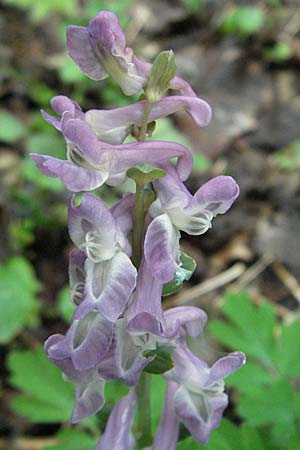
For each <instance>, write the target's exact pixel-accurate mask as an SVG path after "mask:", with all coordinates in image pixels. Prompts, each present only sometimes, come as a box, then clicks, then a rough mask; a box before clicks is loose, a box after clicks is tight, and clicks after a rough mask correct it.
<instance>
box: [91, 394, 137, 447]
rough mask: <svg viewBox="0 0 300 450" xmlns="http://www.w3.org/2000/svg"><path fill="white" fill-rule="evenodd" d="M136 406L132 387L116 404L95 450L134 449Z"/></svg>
mask: <svg viewBox="0 0 300 450" xmlns="http://www.w3.org/2000/svg"><path fill="white" fill-rule="evenodd" d="M135 407H136V393H135V390H133V389H132V390H131V391H130V392H129V394H128V395H126V397H123V398H121V400H119V401H118V403H117V404H116V405H115V407H114V409H113V410H112V412H111V414H110V416H109V419H108V422H107V424H106V428H105V432H104V434H103V436H102V437H101V439H100V442H99V443H98V445H97V447H96V448H95V450H132V449H133V448H134V446H135V440H134V438H133V435H132V431H131V428H132V424H133V418H134V411H135Z"/></svg>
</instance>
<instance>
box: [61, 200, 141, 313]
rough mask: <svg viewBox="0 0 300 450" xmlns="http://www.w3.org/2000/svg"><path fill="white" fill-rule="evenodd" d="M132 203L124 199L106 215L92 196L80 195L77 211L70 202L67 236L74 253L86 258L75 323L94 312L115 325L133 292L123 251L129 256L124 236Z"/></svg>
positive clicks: (132, 276)
mask: <svg viewBox="0 0 300 450" xmlns="http://www.w3.org/2000/svg"><path fill="white" fill-rule="evenodd" d="M132 200H133V198H132V196H127V197H125V199H123V200H121V201H120V202H119V203H118V204H117V205H115V207H114V208H113V210H112V211H110V210H109V209H108V208H107V207H106V206H105V205H104V203H103V202H102V201H101V200H100V199H99V198H97V197H95V196H94V195H91V194H84V195H83V196H82V199H81V203H80V205H79V206H77V207H76V206H75V204H74V197H72V198H71V201H70V205H69V232H70V236H71V239H72V240H73V242H74V244H75V245H76V246H77V247H78V249H80V250H81V251H83V252H84V253H85V254H86V256H87V259H86V260H85V262H84V272H85V280H84V288H83V294H82V299H81V302H80V305H79V306H78V308H77V310H76V311H75V314H74V318H75V319H81V318H83V317H85V316H86V315H87V314H88V313H90V312H91V311H94V310H97V311H98V312H100V313H101V315H102V316H104V317H105V318H106V319H107V320H109V321H115V320H117V319H118V317H119V316H120V315H121V314H122V313H123V311H124V309H125V306H126V304H127V303H128V301H129V299H130V296H131V293H132V291H133V289H134V288H135V281H136V269H135V267H134V266H133V264H132V262H131V260H130V259H129V256H128V255H127V254H126V253H125V252H124V250H126V251H128V252H129V254H130V252H131V248H130V244H129V242H128V240H127V236H126V234H125V233H126V231H127V232H128V231H129V227H130V222H131V219H130V218H129V216H128V213H129V209H130V207H131V205H132ZM114 215H115V216H117V217H118V220H116V219H115V217H114ZM82 262H83V261H82V256H81V259H80V263H81V264H82ZM71 267H72V266H71ZM77 267H78V266H77ZM81 270H82V266H81ZM82 275H83V274H82V271H81V273H80V276H82ZM73 278H75V277H74V276H73ZM70 279H71V278H70ZM73 283H74V282H73ZM77 286H78V284H77ZM81 286H82V285H80V287H81Z"/></svg>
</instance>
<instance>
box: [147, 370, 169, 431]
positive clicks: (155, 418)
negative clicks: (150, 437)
mask: <svg viewBox="0 0 300 450" xmlns="http://www.w3.org/2000/svg"><path fill="white" fill-rule="evenodd" d="M166 387H167V380H166V379H165V378H164V377H162V376H161V375H153V376H152V377H151V398H150V405H151V423H152V432H153V433H155V431H156V429H157V425H158V423H159V419H160V416H161V413H162V408H163V404H164V401H165V393H166Z"/></svg>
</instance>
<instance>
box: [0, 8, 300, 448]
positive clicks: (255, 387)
mask: <svg viewBox="0 0 300 450" xmlns="http://www.w3.org/2000/svg"><path fill="white" fill-rule="evenodd" d="M101 9H111V10H113V11H114V12H115V13H116V14H117V15H118V17H119V19H120V21H121V24H122V26H123V27H125V29H126V34H127V37H128V45H129V46H132V47H133V48H134V49H135V52H136V53H137V54H138V56H139V57H140V58H142V59H143V58H144V59H148V60H152V59H153V58H154V57H155V56H156V54H157V53H158V52H159V51H161V50H165V49H170V48H171V49H173V50H174V51H175V55H176V63H177V67H178V73H179V74H180V75H181V76H182V77H184V78H185V79H186V80H187V81H188V82H189V83H190V84H191V85H192V87H193V88H194V90H195V91H196V92H197V93H198V95H199V96H200V97H203V98H205V99H206V100H207V101H208V102H209V103H210V104H211V105H212V108H213V112H214V115H213V120H212V123H211V125H210V126H209V127H207V128H205V129H201V130H199V129H198V128H197V127H196V126H195V124H194V123H193V121H192V119H191V118H190V117H189V116H188V115H187V114H186V113H183V112H182V113H177V114H176V115H174V116H172V117H171V118H166V119H162V120H161V121H159V122H158V124H157V131H156V132H155V133H154V135H153V138H154V139H156V140H159V139H162V140H173V141H177V142H180V143H183V144H185V145H187V146H188V147H190V148H191V149H192V150H193V153H194V171H193V175H192V177H191V178H190V180H189V181H188V186H189V188H190V189H191V190H192V191H195V190H196V189H197V188H198V187H199V185H200V184H202V183H203V182H205V181H207V180H208V179H209V178H211V177H213V176H216V175H220V174H227V175H232V176H234V177H235V179H236V180H237V181H238V183H239V185H240V188H241V194H240V197H239V199H238V200H237V201H236V203H235V205H234V206H233V207H232V209H231V210H230V211H229V212H228V213H227V214H226V215H224V216H219V217H217V218H216V219H215V220H214V223H213V228H212V229H211V230H209V231H208V232H207V233H206V234H205V235H203V236H201V237H193V236H185V235H184V236H183V240H182V245H183V249H184V250H185V251H186V252H187V253H188V254H189V255H191V256H192V257H193V258H194V259H195V260H196V262H197V268H196V270H195V272H194V275H193V276H192V278H191V280H190V281H189V282H188V283H185V285H184V287H183V288H182V289H181V290H180V291H178V292H177V293H176V294H173V295H172V296H169V297H165V307H166V308H167V307H169V306H174V305H185V304H193V305H197V306H200V307H202V308H203V309H205V310H206V312H207V313H208V315H209V324H208V326H207V329H206V334H205V336H204V338H202V339H201V341H194V342H191V346H192V347H193V349H194V351H195V352H196V353H198V354H199V355H201V356H203V355H204V356H205V357H206V358H207V359H208V360H209V361H211V362H212V361H214V360H215V359H216V358H218V357H220V356H222V355H224V354H226V352H228V351H233V350H240V351H244V352H245V353H246V354H247V356H248V363H247V365H246V366H245V367H244V368H243V369H242V370H240V372H238V373H236V374H234V375H232V376H230V377H229V378H228V382H227V386H228V391H229V395H230V406H229V408H228V409H227V410H226V414H225V418H224V419H223V421H222V425H221V427H220V428H219V429H218V430H215V431H214V432H213V433H212V437H211V440H210V442H209V444H207V445H205V446H203V448H204V449H207V450H298V449H300V322H299V306H300V284H299V282H300V273H299V269H300V256H299V249H300V233H299V229H300V2H299V0H294V1H288V0H287V1H280V0H269V1H267V0H264V1H228V0H224V1H223V0H215V1H214V0H169V1H167V0H151V1H147V0H122V1H117V0H111V1H109V0H107V1H105V0H78V1H76V0H43V1H36V0H2V1H1V3H0V345H1V354H0V361H1V385H0V402H1V412H0V449H1V450H8V449H10V450H92V449H93V448H94V446H95V442H96V440H97V438H98V437H99V435H100V430H101V429H103V427H104V424H105V421H106V419H107V416H108V414H109V411H110V409H111V408H112V405H113V404H114V402H115V401H116V400H117V399H118V398H119V397H120V396H121V395H124V393H125V392H126V389H125V388H124V387H122V386H121V385H120V384H118V383H112V384H110V385H109V386H108V389H107V392H106V398H107V404H106V406H105V408H104V410H103V411H102V412H101V413H100V414H98V416H97V417H95V418H91V419H89V420H87V421H85V422H84V424H82V425H78V426H76V427H70V426H69V425H68V420H69V417H70V413H71V409H72V404H73V387H72V385H71V384H68V383H65V382H64V381H63V380H62V378H61V374H60V371H59V370H56V368H55V367H54V366H52V364H51V363H49V362H48V361H47V359H46V358H45V356H44V353H43V349H42V343H43V342H44V340H45V339H46V338H47V337H48V336H49V335H50V334H53V333H57V332H60V333H64V332H65V331H66V329H67V326H68V322H69V320H70V317H71V315H72V306H71V305H70V304H69V294H68V287H67V285H68V278H67V266H68V253H69V251H70V249H71V248H72V246H71V242H70V239H69V237H68V233H67V225H66V205H67V201H68V197H69V193H68V192H67V191H66V189H65V188H64V187H63V185H62V184H61V183H60V181H59V180H57V179H48V178H46V177H45V176H43V175H42V174H40V173H39V171H38V170H37V169H36V167H35V165H34V164H33V162H32V161H31V160H30V158H29V157H28V153H29V152H36V153H45V154H50V155H53V156H57V157H64V155H65V144H64V141H63V138H62V136H61V135H60V134H59V133H58V132H57V131H56V130H55V129H54V128H52V127H51V126H50V125H48V124H47V123H46V122H44V121H43V119H42V117H41V115H40V112H39V110H40V109H41V108H43V109H45V110H46V111H47V112H51V108H50V107H49V102H50V99H51V98H52V97H53V96H55V95H57V94H64V95H67V96H70V97H71V98H72V99H74V100H76V101H77V102H78V103H80V105H81V106H82V108H83V109H84V110H86V109H89V108H99V109H102V108H109V107H114V106H117V105H124V104H126V103H128V102H132V101H133V100H132V98H126V97H124V96H123V95H122V93H121V91H120V90H119V88H118V87H117V86H116V85H115V84H114V83H113V82H112V81H111V80H108V81H107V82H106V81H105V82H94V81H91V80H89V79H88V78H87V77H86V76H85V75H84V74H82V73H81V72H80V71H79V69H78V68H77V66H75V64H74V63H73V62H72V60H71V59H70V58H69V57H68V56H67V53H66V48H65V30H66V26H67V25H68V24H78V25H84V26H85V25H87V23H88V21H89V19H90V18H92V17H93V16H94V15H96V14H97V12H98V11H99V10H101ZM100 195H101V197H102V198H103V199H104V200H105V202H106V203H107V204H108V205H111V204H113V203H114V202H115V201H116V199H118V198H119V197H120V195H121V192H120V190H116V189H115V190H112V189H107V188H105V187H104V188H102V189H101V192H100ZM152 383H153V389H152V403H153V405H152V406H153V427H154V428H155V426H156V423H157V421H158V417H159V414H160V411H159V407H160V405H161V404H162V397H163V391H164V389H165V383H164V381H163V380H161V377H155V376H154V377H153V381H152ZM181 438H182V440H181V441H180V443H179V444H178V450H194V449H198V448H199V449H200V448H202V447H200V446H199V445H198V444H195V443H194V442H193V441H192V440H191V439H190V438H189V437H187V434H186V432H185V430H184V429H182V433H181Z"/></svg>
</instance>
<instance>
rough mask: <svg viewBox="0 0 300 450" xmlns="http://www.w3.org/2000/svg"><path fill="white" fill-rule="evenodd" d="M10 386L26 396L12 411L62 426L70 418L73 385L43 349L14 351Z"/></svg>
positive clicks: (10, 364)
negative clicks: (65, 379)
mask: <svg viewBox="0 0 300 450" xmlns="http://www.w3.org/2000/svg"><path fill="white" fill-rule="evenodd" d="M8 368H9V370H10V372H11V374H10V383H11V384H12V385H13V386H14V387H16V388H17V389H19V390H21V391H23V393H22V394H21V395H20V396H18V397H16V398H15V399H14V400H13V402H12V408H13V409H14V410H15V411H16V412H17V413H18V414H21V415H22V416H25V417H27V418H28V419H29V420H30V421H31V422H35V423H58V422H66V421H68V420H69V419H70V416H71V412H72V408H73V404H74V398H73V390H74V389H73V385H71V384H70V383H67V382H66V381H64V380H63V378H62V374H61V371H60V370H59V369H58V368H57V367H56V366H54V364H52V363H51V362H50V361H49V360H48V358H47V357H46V355H45V353H44V350H43V348H39V349H37V350H34V351H17V350H14V351H12V352H11V353H10V354H9V356H8Z"/></svg>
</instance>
